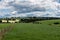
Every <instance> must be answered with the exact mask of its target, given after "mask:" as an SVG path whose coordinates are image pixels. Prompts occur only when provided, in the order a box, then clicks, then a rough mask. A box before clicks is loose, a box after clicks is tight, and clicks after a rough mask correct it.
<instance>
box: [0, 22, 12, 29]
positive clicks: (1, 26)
mask: <svg viewBox="0 0 60 40" xmlns="http://www.w3.org/2000/svg"><path fill="white" fill-rule="evenodd" d="M10 25H11V24H9V23H0V29H3V28H6V27H8V26H10Z"/></svg>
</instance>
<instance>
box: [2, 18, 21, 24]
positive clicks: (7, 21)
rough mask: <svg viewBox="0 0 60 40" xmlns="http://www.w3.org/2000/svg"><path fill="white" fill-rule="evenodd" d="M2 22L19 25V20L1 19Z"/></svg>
mask: <svg viewBox="0 0 60 40" xmlns="http://www.w3.org/2000/svg"><path fill="white" fill-rule="evenodd" d="M1 21H2V23H19V21H20V20H19V19H9V20H6V19H5V20H4V19H2V20H1Z"/></svg>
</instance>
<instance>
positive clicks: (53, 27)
mask: <svg viewBox="0 0 60 40" xmlns="http://www.w3.org/2000/svg"><path fill="white" fill-rule="evenodd" d="M54 22H59V23H60V20H45V21H39V24H33V23H15V24H14V28H13V29H12V30H11V31H9V32H8V33H6V34H5V36H4V38H3V40H60V24H54ZM5 25H7V24H5Z"/></svg>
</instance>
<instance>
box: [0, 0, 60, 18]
mask: <svg viewBox="0 0 60 40" xmlns="http://www.w3.org/2000/svg"><path fill="white" fill-rule="evenodd" d="M30 16H36V17H60V0H0V18H1V17H30Z"/></svg>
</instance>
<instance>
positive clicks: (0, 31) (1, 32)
mask: <svg viewBox="0 0 60 40" xmlns="http://www.w3.org/2000/svg"><path fill="white" fill-rule="evenodd" d="M13 25H14V24H12V25H10V26H9V27H6V28H3V29H0V40H3V38H4V36H5V34H6V33H7V32H9V31H11V30H12V29H13V27H14V26H13Z"/></svg>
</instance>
